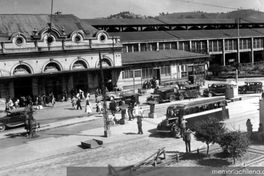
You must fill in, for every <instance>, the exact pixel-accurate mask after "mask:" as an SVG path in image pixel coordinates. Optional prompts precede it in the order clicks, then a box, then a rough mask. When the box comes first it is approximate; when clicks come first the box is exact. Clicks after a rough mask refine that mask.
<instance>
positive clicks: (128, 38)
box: [109, 31, 178, 42]
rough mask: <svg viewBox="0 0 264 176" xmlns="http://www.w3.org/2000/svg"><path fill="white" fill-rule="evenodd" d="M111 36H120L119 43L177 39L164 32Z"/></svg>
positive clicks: (125, 33) (122, 33) (113, 33)
mask: <svg viewBox="0 0 264 176" xmlns="http://www.w3.org/2000/svg"><path fill="white" fill-rule="evenodd" d="M109 34H110V35H111V36H120V40H121V42H138V41H148V42H149V41H160V40H170V39H171V40H173V39H178V38H177V37H173V36H172V35H171V34H169V33H167V32H165V31H148V32H112V33H111V32H110V33H109Z"/></svg>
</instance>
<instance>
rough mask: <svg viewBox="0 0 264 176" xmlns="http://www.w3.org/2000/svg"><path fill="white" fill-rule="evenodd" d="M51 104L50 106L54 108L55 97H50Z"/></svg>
mask: <svg viewBox="0 0 264 176" xmlns="http://www.w3.org/2000/svg"><path fill="white" fill-rule="evenodd" d="M51 104H52V107H54V105H55V96H54V95H53V94H52V95H51Z"/></svg>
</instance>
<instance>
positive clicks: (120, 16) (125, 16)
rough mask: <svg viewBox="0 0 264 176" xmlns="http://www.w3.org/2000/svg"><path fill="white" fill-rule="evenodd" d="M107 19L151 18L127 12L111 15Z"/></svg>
mask: <svg viewBox="0 0 264 176" xmlns="http://www.w3.org/2000/svg"><path fill="white" fill-rule="evenodd" d="M106 18H107V19H145V18H150V17H147V16H144V15H138V14H134V13H132V12H128V11H125V12H120V13H117V14H113V15H110V16H108V17H106Z"/></svg>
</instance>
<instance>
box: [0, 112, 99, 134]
mask: <svg viewBox="0 0 264 176" xmlns="http://www.w3.org/2000/svg"><path fill="white" fill-rule="evenodd" d="M98 118H101V117H94V116H89V117H86V116H82V117H76V118H72V119H68V120H62V121H58V122H53V123H47V124H44V125H43V126H40V128H38V130H37V131H38V132H39V131H45V130H49V129H55V128H60V127H65V126H70V125H75V124H79V123H83V122H88V121H92V120H96V119H98ZM23 132H25V129H24V128H23V127H22V128H19V129H16V130H12V131H11V132H9V131H6V132H3V133H0V139H4V138H8V135H10V134H16V133H23Z"/></svg>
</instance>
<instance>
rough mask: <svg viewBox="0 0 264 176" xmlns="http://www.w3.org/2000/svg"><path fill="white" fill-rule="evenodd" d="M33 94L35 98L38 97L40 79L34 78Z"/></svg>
mask: <svg viewBox="0 0 264 176" xmlns="http://www.w3.org/2000/svg"><path fill="white" fill-rule="evenodd" d="M32 94H33V96H38V95H39V92H38V79H37V78H32Z"/></svg>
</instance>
